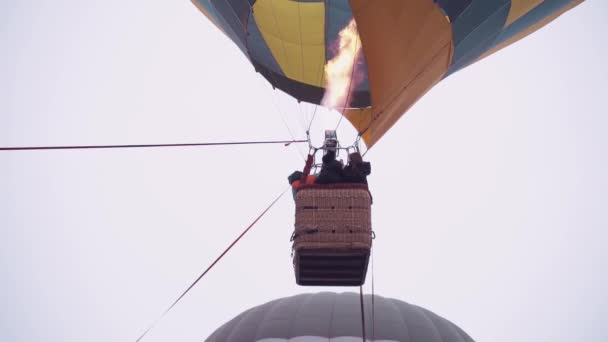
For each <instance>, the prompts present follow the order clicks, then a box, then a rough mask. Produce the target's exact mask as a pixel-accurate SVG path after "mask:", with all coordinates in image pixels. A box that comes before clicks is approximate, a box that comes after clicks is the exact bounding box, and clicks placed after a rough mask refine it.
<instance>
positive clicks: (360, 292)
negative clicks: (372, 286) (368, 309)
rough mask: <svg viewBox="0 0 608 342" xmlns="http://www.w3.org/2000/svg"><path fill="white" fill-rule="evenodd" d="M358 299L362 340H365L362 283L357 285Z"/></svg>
mask: <svg viewBox="0 0 608 342" xmlns="http://www.w3.org/2000/svg"><path fill="white" fill-rule="evenodd" d="M359 301H360V302H361V330H362V333H363V336H362V337H363V342H366V341H367V338H366V336H365V311H364V309H365V308H364V305H363V285H360V286H359Z"/></svg>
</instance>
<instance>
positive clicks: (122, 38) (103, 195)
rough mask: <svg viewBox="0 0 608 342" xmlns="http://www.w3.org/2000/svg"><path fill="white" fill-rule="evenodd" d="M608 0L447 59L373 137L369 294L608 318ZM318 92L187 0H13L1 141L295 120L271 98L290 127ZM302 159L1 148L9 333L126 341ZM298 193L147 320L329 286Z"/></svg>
mask: <svg viewBox="0 0 608 342" xmlns="http://www.w3.org/2000/svg"><path fill="white" fill-rule="evenodd" d="M607 15H608V5H607V4H606V3H605V2H604V1H590V2H586V3H584V4H582V5H581V6H579V7H578V8H576V9H575V10H573V11H571V12H569V13H568V14H567V15H565V16H563V17H561V18H559V20H557V21H556V22H554V23H552V24H551V25H550V26H549V27H547V28H545V29H543V30H541V31H540V32H538V33H536V34H534V35H533V36H531V37H529V38H527V39H525V40H524V41H522V42H520V43H518V44H516V45H515V46H512V47H510V48H508V49H507V50H504V51H502V52H500V53H498V54H496V55H495V56H492V57H490V58H488V59H486V60H484V61H482V62H480V63H478V64H476V65H475V66H473V67H471V68H468V69H466V70H464V71H461V72H459V73H457V74H456V75H453V76H452V77H450V78H448V79H447V80H445V81H443V82H442V83H441V84H440V85H438V86H437V87H435V88H434V89H433V90H432V91H430V92H429V93H428V94H427V95H426V96H425V97H424V98H423V99H422V100H421V101H420V102H419V103H418V104H417V105H416V106H415V107H414V108H413V109H412V110H410V111H409V113H408V114H407V115H405V116H404V117H403V118H402V119H401V120H400V121H399V123H398V124H397V125H395V127H393V129H392V130H391V131H390V132H389V133H388V134H387V135H386V136H385V137H384V138H383V139H382V140H381V141H380V143H378V144H377V145H376V146H375V147H374V149H373V150H371V151H370V153H369V154H368V155H367V156H368V159H369V160H370V161H371V162H372V165H373V172H372V175H371V177H370V178H369V182H370V186H371V189H372V192H373V194H374V200H375V203H374V218H373V224H374V230H375V231H376V232H377V236H378V238H377V239H376V240H375V249H374V258H375V263H374V273H375V290H376V293H377V294H380V295H383V296H388V297H395V298H399V299H402V300H405V301H408V302H411V303H414V304H417V305H420V306H423V307H426V308H428V309H430V310H432V311H434V312H436V313H437V314H439V315H442V316H444V317H446V318H447V319H450V320H452V321H453V322H455V323H456V324H458V325H459V326H461V327H462V328H463V329H464V330H465V331H467V332H468V333H469V334H470V335H471V336H472V337H473V338H474V339H476V340H478V341H554V342H559V341H598V342H599V341H606V340H608V328H607V326H608V318H607V317H608V309H607V307H608V294H607V290H606V289H607V288H608V275H607V271H606V270H607V269H608V252H607V251H606V247H605V246H606V245H607V244H608V232H607V231H606V228H607V227H608V214H607V213H606V210H607V209H608V208H607V205H606V203H608V202H607V201H608V195H607V194H608V178H607V176H606V175H607V174H608V158H607V156H608V136H607V135H606V130H607V128H608V115H606V113H607V110H606V97H607V96H608V86H607V82H608V66H607V65H606V61H608V48H607V47H606V46H607V44H606V43H607V42H608V41H607V39H606V36H605V35H606V32H608V21H606V18H607ZM275 101H278V102H279V106H280V108H281V110H280V111H279V110H277V107H276V103H275ZM311 108H312V107H310V106H303V107H302V109H299V108H298V105H297V103H296V101H295V100H293V99H290V98H289V97H287V96H284V95H281V94H280V93H279V92H275V94H273V92H272V91H271V90H270V86H269V85H268V84H267V82H265V81H264V80H263V79H262V77H261V76H259V75H257V74H256V73H255V72H254V70H253V67H252V66H250V65H249V64H248V62H247V60H246V58H245V57H244V56H243V55H242V54H241V52H240V51H239V50H238V48H236V46H234V44H232V43H231V42H230V41H229V39H228V38H226V37H225V36H224V35H223V34H221V33H220V31H219V30H218V29H216V28H215V27H214V26H212V25H211V24H210V23H209V22H208V20H206V18H205V17H204V16H203V15H201V14H200V13H199V12H198V10H197V9H196V8H195V7H194V6H193V5H192V4H191V3H190V2H189V1H172V2H165V3H163V2H160V1H156V2H155V1H127V2H125V1H115V0H112V1H99V2H90V1H89V2H81V1H9V2H2V3H1V4H0V146H18V145H69V144H77V145H81V144H129V143H134V144H136V143H166V142H169V143H178V142H199V141H200V142H207V141H234V140H262V139H284V138H289V135H288V133H287V131H286V129H285V127H284V125H283V123H282V122H281V119H280V118H281V113H282V115H283V116H284V117H285V119H286V120H287V122H288V124H289V125H290V127H291V129H292V130H293V131H294V133H297V134H296V135H297V138H300V137H302V136H303V131H304V130H303V128H302V124H301V121H299V119H298V118H297V116H298V115H301V113H300V112H299V111H300V110H302V111H303V112H305V113H309V112H310V111H311ZM337 119H338V116H337V115H334V114H330V113H328V112H327V111H324V110H323V111H321V112H320V113H319V115H318V116H317V120H315V125H314V126H313V130H315V131H316V132H321V130H322V129H325V128H330V127H333V126H334V125H335V123H336V121H337ZM339 137H341V138H343V140H344V142H347V141H346V140H348V139H350V138H352V128H351V127H350V125H349V124H348V123H347V122H343V123H342V126H341V131H340V132H339ZM301 159H302V158H301V157H300V156H299V155H298V154H297V153H296V152H295V148H294V147H289V148H285V147H283V146H281V145H274V146H252V147H214V148H181V149H173V148H168V149H132V150H131V149H129V150H90V151H42V152H1V153H0V341H133V340H135V339H136V338H137V337H138V336H139V334H140V333H141V332H142V331H143V330H144V329H145V328H146V327H147V326H148V325H149V323H151V322H152V321H154V320H155V319H156V318H157V317H158V316H159V314H160V313H161V312H162V311H163V310H164V309H165V308H166V307H167V306H168V305H169V304H170V303H171V302H172V301H173V300H174V299H175V298H176V297H177V296H178V295H179V294H180V293H181V292H182V291H183V290H184V289H185V288H186V287H187V286H188V285H189V284H190V283H191V282H192V281H193V280H194V279H195V278H196V277H197V276H198V275H199V274H200V272H201V271H202V270H203V269H204V268H206V267H207V265H208V264H209V263H210V262H211V261H212V260H213V259H214V258H215V257H216V256H217V255H218V254H219V253H220V252H221V251H222V250H223V249H224V248H225V246H227V245H228V244H229V243H230V242H231V241H232V239H234V238H235V237H236V236H237V235H238V234H239V233H240V232H241V231H242V230H243V229H244V228H245V227H246V226H247V225H248V224H249V223H250V222H251V221H252V220H253V219H254V218H255V217H256V216H257V214H258V213H259V212H260V211H261V210H262V209H264V208H265V207H266V205H267V204H268V203H269V202H270V201H272V199H273V198H274V197H275V196H276V195H277V194H278V193H280V192H281V191H282V190H283V189H284V188H285V186H286V184H287V180H286V177H287V175H288V174H289V173H290V172H291V171H292V170H293V169H297V168H301V167H302V165H303V162H302V160H301ZM293 209H294V208H293V204H292V201H291V199H290V196H289V195H286V196H285V197H284V198H283V199H282V200H281V201H280V202H279V203H278V204H277V206H276V207H274V208H273V209H272V211H271V212H269V214H268V216H266V217H265V218H264V219H263V220H262V221H260V223H259V224H258V225H257V226H256V227H255V228H254V230H252V231H251V232H250V234H249V235H247V236H246V238H245V239H244V240H242V242H241V243H240V244H239V245H237V247H236V248H235V249H233V250H232V251H231V252H230V253H229V254H228V255H227V256H226V257H225V258H224V259H223V260H222V261H221V262H220V264H218V265H217V266H216V268H214V269H213V270H212V271H211V272H210V273H209V274H208V275H207V276H206V277H205V278H204V279H203V280H202V281H201V282H200V283H199V285H197V287H195V288H194V290H193V291H191V292H190V293H189V294H188V295H187V296H186V297H185V298H184V300H183V301H182V302H181V303H180V304H178V305H177V306H176V307H175V309H174V310H173V311H172V312H171V313H170V314H169V315H168V316H166V317H165V319H163V320H162V321H161V322H160V323H159V324H158V326H157V327H156V328H155V329H154V330H152V331H151V332H150V334H149V335H148V336H147V337H146V339H145V340H144V341H201V340H204V338H205V337H207V336H208V335H209V334H210V333H211V332H212V331H213V330H215V329H216V328H217V327H219V326H220V325H221V324H223V323H224V322H226V321H228V320H229V319H231V318H232V317H234V316H236V315H237V314H238V313H240V312H242V311H243V310H245V309H247V308H250V307H252V306H255V305H259V304H262V303H265V302H267V301H269V300H271V299H274V298H278V297H283V296H290V295H294V294H297V293H302V292H316V291H320V290H322V289H321V288H304V287H298V286H296V285H295V281H294V277H293V272H292V269H291V260H290V243H289V236H290V234H291V231H292V227H293ZM368 280H369V278H368ZM365 289H366V291H367V292H370V291H371V287H370V282H369V281H368V283H367V284H366V286H365ZM330 290H337V291H344V290H349V289H341V288H338V289H330ZM352 290H356V289H352Z"/></svg>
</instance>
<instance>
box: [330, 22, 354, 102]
mask: <svg viewBox="0 0 608 342" xmlns="http://www.w3.org/2000/svg"><path fill="white" fill-rule="evenodd" d="M361 55H362V53H361V39H360V38H359V32H358V31H357V24H356V23H355V19H354V18H353V19H351V21H350V22H349V23H348V25H346V26H345V27H344V28H343V29H342V30H341V31H340V34H339V40H338V53H337V54H336V55H335V56H334V58H332V59H331V60H329V61H328V62H327V64H326V65H325V79H326V80H327V81H326V82H327V84H326V87H325V94H324V95H323V100H321V105H323V106H325V107H329V108H333V109H338V108H340V109H343V108H346V107H348V105H349V104H350V103H347V102H350V100H351V96H350V95H351V93H352V91H353V89H355V88H356V87H357V84H358V83H359V82H361V80H362V79H363V78H362V77H361V75H359V74H356V73H355V72H356V71H357V70H355V69H356V65H357V64H358V62H359V60H360V58H361Z"/></svg>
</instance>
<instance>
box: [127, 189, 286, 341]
mask: <svg viewBox="0 0 608 342" xmlns="http://www.w3.org/2000/svg"><path fill="white" fill-rule="evenodd" d="M286 191H287V189H285V190H283V192H281V194H280V195H279V196H278V197H277V198H276V199H275V200H274V201H272V203H270V205H269V206H268V207H266V209H264V211H262V213H261V214H260V215H259V216H258V217H257V218H256V219H255V220H253V222H251V224H250V225H249V226H248V227H247V228H246V229H245V230H244V231H243V232H242V233H241V235H239V236H238V237H237V238H236V239H235V240H234V241H233V242H232V243H231V244H230V246H228V248H226V249H225V250H224V251H223V252H222V254H220V256H219V257H217V259H215V261H213V262H212V263H211V265H209V267H207V269H206V270H205V272H203V273H202V274H201V275H200V276H198V278H196V280H195V281H194V282H193V283H192V284H191V285H190V286H188V288H187V289H186V291H184V292H183V293H182V294H181V295H180V296H179V297H178V298H177V299H176V300H175V301H174V302H173V304H171V306H169V308H167V310H165V311H164V312H163V313H162V315H160V317H159V318H158V319H156V321H154V323H152V324H151V325H150V327H148V329H146V331H144V333H143V334H141V336H140V337H139V338H138V339H137V341H138V342H139V341H140V340H141V339H142V338H144V336H146V334H147V333H148V332H149V331H150V330H152V328H154V326H155V325H156V324H157V323H158V322H159V321H160V320H161V319H162V318H163V317H165V315H166V314H167V313H168V312H169V311H170V310H171V309H173V307H174V306H175V304H177V303H178V302H179V301H180V300H181V299H182V298H183V297H184V296H185V295H186V293H188V291H190V290H191V289H192V288H193V287H194V285H196V283H198V282H199V280H201V279H202V278H203V277H204V276H205V274H207V272H209V270H211V268H213V266H215V264H217V262H218V261H220V259H221V258H222V257H223V256H224V255H226V253H228V251H229V250H230V249H231V248H232V247H233V246H234V245H236V243H237V242H238V241H239V240H240V239H241V238H242V237H243V236H244V235H245V234H247V232H248V231H249V230H250V229H251V228H252V227H253V226H254V225H255V224H256V223H257V222H258V221H259V220H260V219H261V218H262V216H264V214H266V212H268V210H270V208H272V207H273V206H274V205H275V203H277V202H278V201H279V199H280V198H281V197H283V195H284V194H285V192H286Z"/></svg>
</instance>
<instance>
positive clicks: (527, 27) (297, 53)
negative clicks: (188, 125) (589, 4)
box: [192, 0, 583, 147]
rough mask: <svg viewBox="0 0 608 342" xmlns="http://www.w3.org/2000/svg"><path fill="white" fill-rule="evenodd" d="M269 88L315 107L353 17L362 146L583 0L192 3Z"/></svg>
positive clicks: (354, 117)
mask: <svg viewBox="0 0 608 342" xmlns="http://www.w3.org/2000/svg"><path fill="white" fill-rule="evenodd" d="M192 1H193V3H194V4H195V5H196V6H197V7H198V8H199V9H200V10H201V12H202V13H203V14H205V15H206V16H207V17H208V18H209V19H210V20H211V21H212V22H213V23H214V24H215V25H216V26H217V27H219V28H220V29H221V30H222V31H223V32H224V33H225V34H226V35H227V36H228V37H230V39H232V41H234V43H235V44H236V45H237V46H238V47H239V48H240V49H241V50H242V51H243V53H244V54H245V55H246V56H247V57H248V58H249V60H250V61H251V63H252V64H253V65H254V67H255V68H256V70H257V71H258V72H260V73H261V74H262V75H263V76H264V77H265V78H266V79H267V80H268V81H269V82H270V83H271V84H272V85H273V86H274V87H276V88H280V89H282V90H283V91H285V92H287V93H288V94H290V95H292V96H293V97H295V98H296V99H298V100H300V101H307V102H311V103H317V104H319V103H320V102H321V100H322V98H323V94H324V92H325V86H326V84H327V82H326V80H324V73H323V67H324V65H325V64H326V62H327V61H328V60H330V59H331V58H333V57H334V55H335V53H336V51H335V42H336V41H337V39H338V34H339V32H340V30H341V29H342V28H344V27H346V26H347V25H348V23H349V22H350V20H351V19H352V18H354V19H355V21H356V24H357V25H356V26H357V29H358V32H359V35H360V38H361V45H362V48H363V57H362V58H361V60H359V61H358V64H357V73H361V74H362V80H361V82H359V83H358V84H357V85H356V87H354V89H353V90H354V92H353V94H352V96H351V97H350V100H349V101H348V102H350V107H352V108H353V110H347V111H346V112H345V115H346V117H347V118H348V120H349V121H350V122H351V123H352V124H353V125H354V127H355V128H356V129H357V130H358V131H359V133H360V134H362V136H363V139H364V140H365V142H366V144H367V146H368V147H371V146H372V145H373V144H375V143H376V142H377V141H378V139H380V138H381V137H382V135H384V133H386V131H387V130H388V129H389V128H390V127H391V126H393V124H394V123H395V122H396V121H397V120H398V119H399V118H400V117H401V116H402V115H403V114H404V113H405V112H406V111H407V110H408V109H409V108H410V107H411V106H412V105H413V104H414V103H415V102H416V101H417V100H418V99H419V98H421V97H422V96H423V95H424V94H425V93H426V92H427V91H428V90H429V89H431V88H432V87H433V86H434V85H435V84H437V82H439V81H440V80H442V79H443V78H445V77H447V76H448V75H450V74H452V73H454V72H456V71H458V70H460V69H462V68H464V67H466V66H468V65H471V64H472V63H474V62H476V61H478V60H480V59H482V58H484V57H486V56H488V55H490V54H492V53H494V52H496V51H498V50H500V49H502V48H504V47H506V46H508V45H510V44H512V43H514V42H516V41H518V40H519V39H521V38H523V37H525V36H527V35H529V34H530V33H532V32H534V31H536V30H538V29H539V28H541V27H543V26H545V25H546V24H547V23H549V22H551V21H552V20H554V19H555V18H557V17H558V16H559V15H561V14H562V13H564V12H566V11H568V10H569V9H571V8H573V7H575V6H576V5H578V4H580V3H581V2H582V1H583V0H381V1H380V0H331V1H329V0H192Z"/></svg>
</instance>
